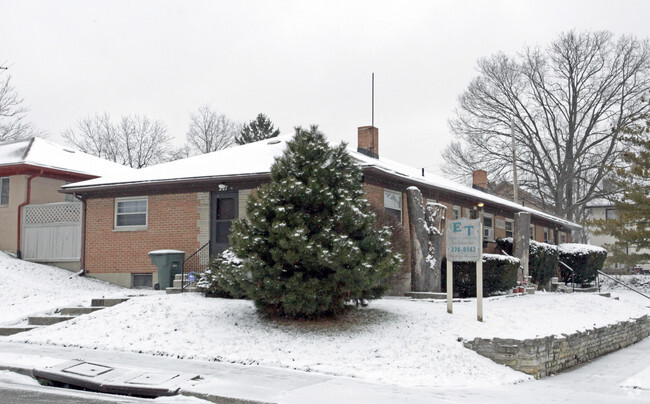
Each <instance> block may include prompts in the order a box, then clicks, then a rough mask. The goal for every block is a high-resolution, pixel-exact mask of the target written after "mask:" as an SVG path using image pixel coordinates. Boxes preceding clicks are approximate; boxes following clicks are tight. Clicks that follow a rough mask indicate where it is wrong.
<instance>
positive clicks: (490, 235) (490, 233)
mask: <svg viewBox="0 0 650 404" xmlns="http://www.w3.org/2000/svg"><path fill="white" fill-rule="evenodd" d="M483 238H484V239H485V240H494V229H483Z"/></svg>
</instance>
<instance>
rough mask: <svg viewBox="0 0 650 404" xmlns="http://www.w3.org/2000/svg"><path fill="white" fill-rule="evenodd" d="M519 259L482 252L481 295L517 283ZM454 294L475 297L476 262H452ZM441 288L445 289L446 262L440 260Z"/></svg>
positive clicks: (502, 289) (489, 293)
mask: <svg viewBox="0 0 650 404" xmlns="http://www.w3.org/2000/svg"><path fill="white" fill-rule="evenodd" d="M518 270H519V260H518V259H517V258H513V257H507V256H505V255H498V254H483V296H494V295H497V294H499V293H501V292H506V291H509V290H510V289H512V288H514V287H515V286H516V285H517V271H518ZM453 281H454V296H458V297H476V263H475V262H454V266H453ZM442 290H443V291H446V290H447V262H446V258H444V259H443V262H442Z"/></svg>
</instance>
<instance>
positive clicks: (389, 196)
mask: <svg viewBox="0 0 650 404" xmlns="http://www.w3.org/2000/svg"><path fill="white" fill-rule="evenodd" d="M387 200H388V201H393V200H394V201H396V202H397V205H398V206H395V205H390V206H386V205H387V204H386V201H387ZM384 209H389V210H392V211H399V222H400V223H402V216H403V214H404V210H403V207H402V193H401V192H399V191H393V190H390V189H384ZM396 218H397V216H396Z"/></svg>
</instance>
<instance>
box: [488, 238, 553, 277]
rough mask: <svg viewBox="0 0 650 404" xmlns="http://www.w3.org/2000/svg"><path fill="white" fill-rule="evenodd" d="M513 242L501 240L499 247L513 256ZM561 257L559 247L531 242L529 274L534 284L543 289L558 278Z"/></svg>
mask: <svg viewBox="0 0 650 404" xmlns="http://www.w3.org/2000/svg"><path fill="white" fill-rule="evenodd" d="M512 243H513V240H512V238H511V237H507V238H500V239H498V240H497V245H498V246H499V248H500V249H501V250H502V251H505V252H506V253H507V254H510V255H512V251H513V245H512ZM558 265H559V257H558V250H557V246H554V245H552V244H547V243H540V242H537V241H535V240H530V244H529V247H528V273H529V274H530V276H531V278H532V282H533V283H534V284H536V285H539V286H540V287H542V286H543V285H546V284H547V283H548V282H549V281H550V280H551V278H552V277H554V276H557V269H558Z"/></svg>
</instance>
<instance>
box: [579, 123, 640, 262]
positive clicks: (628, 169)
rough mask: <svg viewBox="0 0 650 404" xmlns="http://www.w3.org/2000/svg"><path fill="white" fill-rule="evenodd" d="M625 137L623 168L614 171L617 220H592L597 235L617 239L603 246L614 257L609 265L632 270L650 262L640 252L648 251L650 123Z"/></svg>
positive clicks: (610, 259)
mask: <svg viewBox="0 0 650 404" xmlns="http://www.w3.org/2000/svg"><path fill="white" fill-rule="evenodd" d="M627 134H628V136H627V137H626V140H627V141H628V142H629V149H628V151H627V152H625V153H624V154H623V161H624V163H625V165H624V167H623V168H619V169H618V170H617V171H616V176H615V178H614V180H613V182H614V184H615V185H617V186H618V188H619V189H621V191H622V192H621V194H620V198H619V199H618V200H617V201H615V202H614V207H615V208H616V212H617V214H618V219H615V220H594V221H592V224H593V225H595V226H596V227H597V229H596V230H595V233H596V234H606V235H611V236H614V237H616V238H617V242H616V243H615V244H614V245H606V246H605V248H606V249H608V250H610V251H611V252H613V253H614V254H613V255H612V256H610V258H608V261H609V262H611V263H620V264H623V265H625V266H631V265H634V264H637V263H642V262H647V261H648V260H650V254H647V253H643V252H641V251H639V250H641V249H648V248H650V119H648V120H647V121H646V124H645V126H641V125H635V126H634V127H633V128H632V129H630V130H628V131H627Z"/></svg>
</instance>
